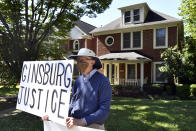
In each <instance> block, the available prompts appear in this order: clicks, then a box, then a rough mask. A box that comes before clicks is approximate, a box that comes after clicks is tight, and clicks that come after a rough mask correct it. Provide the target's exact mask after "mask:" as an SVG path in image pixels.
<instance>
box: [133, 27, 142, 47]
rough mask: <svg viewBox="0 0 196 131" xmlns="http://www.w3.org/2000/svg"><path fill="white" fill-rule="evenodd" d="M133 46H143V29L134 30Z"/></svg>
mask: <svg viewBox="0 0 196 131" xmlns="http://www.w3.org/2000/svg"><path fill="white" fill-rule="evenodd" d="M133 48H141V31H137V32H133Z"/></svg>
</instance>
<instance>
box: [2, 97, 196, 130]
mask: <svg viewBox="0 0 196 131" xmlns="http://www.w3.org/2000/svg"><path fill="white" fill-rule="evenodd" d="M195 109H196V101H195V100H149V99H134V98H122V97H113V100H112V105H111V114H110V116H109V118H108V119H107V121H106V122H105V127H106V130H108V131H194V130H195V127H196V126H195V122H196V111H195ZM0 127H1V130H3V131H4V130H9V131H14V130H16V129H17V131H22V130H24V131H26V130H32V131H39V130H40V131H42V130H43V126H42V122H41V121H40V118H39V117H36V116H33V115H30V114H27V113H24V112H23V113H20V114H18V115H15V116H10V117H7V118H3V119H0Z"/></svg>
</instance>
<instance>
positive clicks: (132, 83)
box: [110, 78, 140, 86]
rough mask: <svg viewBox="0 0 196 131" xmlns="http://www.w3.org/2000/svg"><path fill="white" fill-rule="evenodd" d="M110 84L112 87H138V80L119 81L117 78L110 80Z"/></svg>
mask: <svg viewBox="0 0 196 131" xmlns="http://www.w3.org/2000/svg"><path fill="white" fill-rule="evenodd" d="M110 82H111V84H114V85H125V86H140V80H139V79H119V78H116V79H114V78H112V79H111V81H110Z"/></svg>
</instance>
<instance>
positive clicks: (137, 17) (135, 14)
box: [133, 9, 140, 21]
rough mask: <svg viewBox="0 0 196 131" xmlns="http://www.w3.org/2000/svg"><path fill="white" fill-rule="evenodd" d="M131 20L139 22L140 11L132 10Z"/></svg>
mask: <svg viewBox="0 0 196 131" xmlns="http://www.w3.org/2000/svg"><path fill="white" fill-rule="evenodd" d="M133 15H134V16H133V20H134V21H140V9H135V10H133Z"/></svg>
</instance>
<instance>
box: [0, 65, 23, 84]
mask: <svg viewBox="0 0 196 131" xmlns="http://www.w3.org/2000/svg"><path fill="white" fill-rule="evenodd" d="M18 82H19V81H18V79H17V78H16V76H15V75H13V73H12V72H11V71H10V70H9V68H8V67H7V66H6V65H5V63H3V62H0V85H4V86H7V87H10V86H14V87H15V86H16V84H17V83H18Z"/></svg>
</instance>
